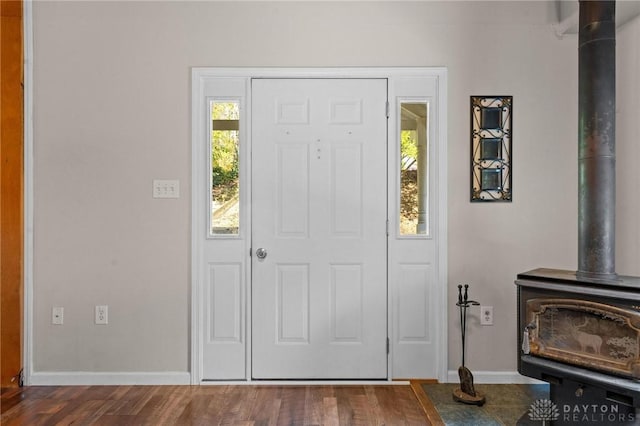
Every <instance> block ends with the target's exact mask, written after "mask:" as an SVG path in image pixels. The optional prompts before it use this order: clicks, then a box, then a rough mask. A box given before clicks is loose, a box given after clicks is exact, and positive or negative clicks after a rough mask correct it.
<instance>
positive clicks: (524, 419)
mask: <svg viewBox="0 0 640 426" xmlns="http://www.w3.org/2000/svg"><path fill="white" fill-rule="evenodd" d="M457 387H460V385H459V384H458V383H442V384H430V383H424V384H422V389H423V390H424V392H425V393H426V394H427V396H428V397H429V399H430V400H431V402H432V403H433V405H434V406H435V408H436V410H437V411H438V414H440V417H441V418H442V421H443V422H444V423H445V424H446V425H447V426H469V425H473V426H502V425H505V426H516V425H519V426H524V425H526V424H528V423H530V424H540V422H537V423H535V422H530V421H529V420H530V419H529V418H528V413H529V408H531V405H532V404H534V403H535V402H536V401H538V400H545V399H549V385H548V384H535V385H515V384H507V385H482V384H476V385H475V389H476V391H478V392H481V393H483V394H484V395H485V398H486V403H485V404H484V405H483V406H482V407H478V406H475V405H466V404H462V403H460V402H455V401H454V400H453V397H452V393H453V390H454V389H455V388H457Z"/></svg>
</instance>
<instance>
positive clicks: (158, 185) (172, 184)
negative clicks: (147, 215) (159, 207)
mask: <svg viewBox="0 0 640 426" xmlns="http://www.w3.org/2000/svg"><path fill="white" fill-rule="evenodd" d="M153 198H180V181H179V180H167V179H154V180H153Z"/></svg>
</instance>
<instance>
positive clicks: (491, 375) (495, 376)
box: [447, 370, 546, 384]
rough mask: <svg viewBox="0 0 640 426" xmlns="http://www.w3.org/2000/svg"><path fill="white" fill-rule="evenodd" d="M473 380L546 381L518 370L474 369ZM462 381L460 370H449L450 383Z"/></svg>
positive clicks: (496, 381)
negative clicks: (459, 374) (522, 373)
mask: <svg viewBox="0 0 640 426" xmlns="http://www.w3.org/2000/svg"><path fill="white" fill-rule="evenodd" d="M472 373H473V382H474V383H482V384H510V383H514V384H539V383H546V382H542V381H540V380H536V379H532V378H531V377H526V376H523V375H521V374H520V373H518V372H517V371H472ZM459 381H460V377H458V370H449V372H448V374H447V382H448V383H456V382H459Z"/></svg>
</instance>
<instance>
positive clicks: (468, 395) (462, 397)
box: [453, 284, 485, 405]
mask: <svg viewBox="0 0 640 426" xmlns="http://www.w3.org/2000/svg"><path fill="white" fill-rule="evenodd" d="M468 292H469V284H465V285H464V295H463V294H462V286H461V285H458V303H456V306H457V307H458V308H459V309H460V331H461V334H462V365H461V366H460V367H459V368H458V376H459V377H460V387H459V388H456V389H454V390H453V399H454V400H455V401H458V402H462V403H464V404H472V405H483V404H484V403H485V397H484V395H482V394H481V393H480V392H477V391H476V390H475V388H474V386H473V374H471V371H470V370H469V369H468V368H467V367H465V365H464V356H465V334H466V333H467V308H468V307H469V306H478V305H480V303H478V302H476V301H475V300H469V298H468Z"/></svg>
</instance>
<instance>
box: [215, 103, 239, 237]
mask: <svg viewBox="0 0 640 426" xmlns="http://www.w3.org/2000/svg"><path fill="white" fill-rule="evenodd" d="M209 109H210V111H209V112H210V116H211V143H210V158H211V185H210V188H211V208H210V224H211V226H210V228H211V232H210V234H211V235H238V234H239V231H240V179H239V170H240V169H239V147H240V102H239V101H234V100H213V101H211V102H210V103H209Z"/></svg>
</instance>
